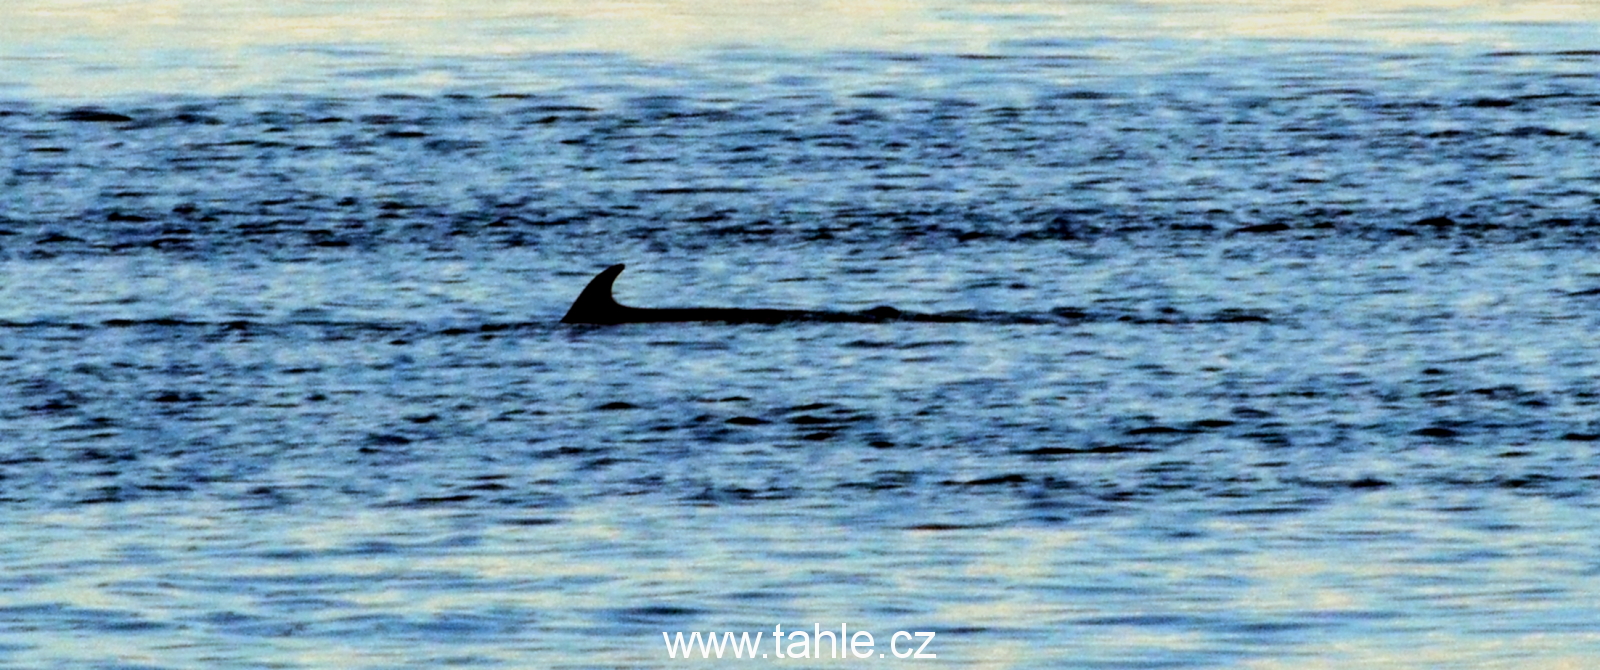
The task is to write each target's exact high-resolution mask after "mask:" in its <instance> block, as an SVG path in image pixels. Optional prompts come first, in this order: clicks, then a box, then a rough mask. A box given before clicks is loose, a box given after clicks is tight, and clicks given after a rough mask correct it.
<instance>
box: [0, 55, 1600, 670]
mask: <svg viewBox="0 0 1600 670" xmlns="http://www.w3.org/2000/svg"><path fill="white" fill-rule="evenodd" d="M530 63H531V64H530ZM515 67H516V68H521V69H519V70H517V71H518V73H519V76H520V75H526V74H527V73H528V72H534V73H538V74H540V75H541V76H543V77H544V78H545V79H544V81H545V83H543V84H537V85H536V84H528V83H521V84H510V83H505V81H502V80H498V79H496V80H493V81H492V82H491V83H489V84H481V85H474V86H466V87H458V86H453V85H452V86H443V87H433V88H429V87H427V86H420V85H415V83H414V82H412V81H411V80H409V79H403V80H402V81H400V82H398V83H397V82H390V83H392V84H393V86H392V88H393V90H391V91H388V92H369V91H368V89H370V88H374V87H376V88H380V89H381V88H383V86H382V84H383V82H386V81H389V80H388V79H385V78H384V77H381V76H380V77H377V80H378V82H379V83H378V84H377V85H374V84H373V83H372V81H371V80H372V78H373V77H372V73H371V72H370V71H368V70H359V71H353V72H344V73H334V74H330V75H326V76H327V79H325V80H319V81H318V82H316V83H315V84H314V85H301V86H299V89H298V90H297V89H296V86H294V85H283V86H268V87H263V88H262V89H261V90H259V91H254V92H243V93H236V94H227V95H213V94H210V93H191V94H178V93H165V92H161V93H158V92H152V93H149V94H145V95H128V94H119V95H116V96H106V97H104V98H103V99H92V98H91V99H83V98H81V97H76V98H72V99H68V98H66V97H58V96H53V95H49V94H42V93H40V94H28V93H27V92H26V91H27V90H28V89H27V88H23V89H22V90H23V92H22V93H18V94H17V95H14V96H12V97H10V98H8V99H6V100H4V101H3V102H0V169H3V174H4V177H3V179H4V187H3V191H0V193H3V196H4V197H3V199H0V388H3V389H4V391H0V519H3V522H0V567H3V569H0V622H3V623H0V665H4V666H6V667H16V668H84V667H105V668H185V667H230V668H232V667H238V668H269V667H270V668H324V667H326V668H399V667H406V668H423V667H428V668H432V667H454V666H467V667H497V668H498V667H504V668H529V667H552V668H621V667H629V668H631V667H677V666H683V665H690V666H694V667H720V666H721V665H723V664H728V663H735V664H740V663H742V664H753V663H761V664H767V663H771V664H775V665H781V666H784V667H844V665H845V664H844V662H843V661H836V660H830V659H827V658H824V659H822V660H820V661H818V660H815V659H788V660H783V661H779V660H777V659H776V658H771V659H767V660H762V661H754V662H752V661H748V660H746V661H734V660H732V659H726V660H723V661H716V660H714V659H713V660H709V661H700V660H697V661H694V662H685V661H682V660H669V659H668V658H667V652H666V649H665V647H664V645H663V644H662V641H661V637H660V635H661V632H663V631H673V632H675V631H685V632H688V631H712V630H714V631H728V630H732V631H751V632H752V633H754V632H756V631H768V632H769V634H770V631H771V630H772V628H773V626H774V625H782V626H784V628H785V629H791V630H792V629H796V628H805V629H810V628H811V626H812V625H813V624H814V623H816V624H820V625H821V626H822V627H824V628H834V629H837V628H838V625H839V624H840V623H848V624H849V625H850V627H851V629H852V630H867V631H870V632H872V633H873V634H874V635H875V636H877V643H878V647H877V649H878V650H879V651H882V650H886V649H887V642H888V637H889V635H890V634H892V633H893V632H895V631H899V630H905V631H934V632H937V633H938V636H937V638H936V640H935V642H933V643H932V644H931V645H930V647H929V649H928V651H930V652H934V653H937V654H938V661H913V660H896V659H894V658H881V659H878V658H874V659H873V660H872V661H871V662H870V663H880V664H885V665H910V664H939V663H942V664H944V665H947V666H952V667H993V668H1046V667H1086V668H1176V667H1184V668H1189V667H1260V668H1271V667H1433V668H1440V667H1461V668H1467V667H1473V668H1477V667H1561V666H1562V664H1567V665H1568V666H1569V667H1583V666H1585V665H1587V664H1589V663H1592V662H1593V661H1594V660H1595V659H1597V658H1600V635H1597V633H1596V632H1595V628H1594V623H1595V622H1596V621H1600V606H1597V605H1596V603H1597V602H1600V587H1597V586H1596V584H1600V580H1597V579H1596V576H1597V572H1600V545H1597V544H1596V542H1595V540H1594V538H1595V537H1596V536H1597V532H1600V515H1597V514H1596V505H1597V502H1600V500H1597V496H1596V483H1597V479H1600V467H1597V465H1596V461H1595V456H1596V445H1597V444H1600V413H1597V407H1600V387H1597V385H1596V379H1600V335H1596V333H1600V309H1597V308H1600V261H1597V260H1596V258H1597V257H1596V255H1595V250H1596V246H1597V244H1600V221H1597V218H1596V211H1597V205H1600V163H1597V162H1596V160H1595V157H1596V153H1597V146H1600V121H1596V119H1597V118H1600V114H1597V112H1600V83H1597V82H1600V79H1597V78H1596V75H1597V74H1600V56H1597V55H1596V54H1595V53H1594V52H1590V51H1582V50H1575V49H1571V48H1566V47H1562V48H1550V49H1542V50H1541V49H1537V48H1520V47H1519V48H1518V49H1498V48H1491V47H1485V46H1480V45H1465V46H1462V45H1456V46H1450V47H1437V46H1426V45H1423V46H1405V47H1394V46H1390V47H1385V48H1377V47H1373V46H1370V45H1362V44H1355V43H1339V42H1329V43H1324V42H1314V41H1313V42H1288V41H1285V42H1277V41H1261V42H1251V41H1227V40H1223V41H1218V42H1216V43H1211V44H1191V43H1183V42H1174V41H1171V40H1167V39H1155V38H1151V39H1149V40H1148V41H1144V42H1138V41H1134V42H1128V41H1117V40H1107V41H1096V40H1091V39H1077V38H1074V39H1047V38H1039V37H1034V38H1031V39H1029V40H1014V41H1011V42H1007V43H1005V45H1004V48H998V47H997V48H995V49H992V50H989V51H985V52H962V53H949V52H937V51H928V52H917V51H915V50H907V49H904V48H897V49H896V50H893V51H872V50H841V51H833V52H818V53H801V54H780V53H776V52H774V53H768V52H759V51H753V50H751V51H738V50H734V51H731V52H723V53H722V54H721V55H719V56H715V57H707V58H705V59H703V60H697V61H692V62H687V63H685V62H674V63H666V62H658V61H652V60H649V59H644V58H640V57H636V56H629V55H622V54H605V53H578V54H566V55H551V56H541V57H539V58H535V59H532V60H531V61H518V63H517V65H516V66H515ZM511 79H515V78H511ZM352 81H355V82H362V83H361V84H360V85H359V86H354V88H356V89H359V90H354V91H343V90H342V87H343V86H344V84H345V83H347V82H352ZM616 262H627V263H628V264H629V270H628V272H627V273H625V274H624V275H623V277H622V279H621V280H620V281H619V282H618V297H619V298H620V299H622V300H623V301H624V302H627V303H629V304H634V305H642V306H684V305H716V306H746V307H784V308H795V309H818V308H826V309H840V310H847V309H848V310H855V309H865V308H868V307H872V306H875V305H880V304H890V305H894V306H896V307H898V308H900V309H902V310H908V311H918V312H928V313H951V314H962V315H969V316H974V317H975V318H973V319H971V320H970V322H963V323H883V324H840V323H788V324H778V325H728V324H715V323H709V324H635V325H623V326H614V327H575V326H563V325H560V324H558V323H557V322H558V320H559V319H560V317H561V315H562V314H563V313H564V312H565V311H566V309H567V307H568V306H569V304H570V303H571V301H572V299H573V298H574V297H576V295H577V293H578V291H579V290H581V289H582V287H583V286H584V284H585V283H586V282H587V281H588V280H589V278H590V277H591V276H593V274H594V273H596V272H598V271H599V270H600V269H601V268H603V267H605V266H606V265H609V264H612V263H616ZM764 644H765V647H764V648H763V651H767V650H768V649H770V646H771V643H770V639H769V640H768V641H767V642H765V643H764ZM902 644H903V643H902ZM902 648H903V647H902ZM870 663H869V664H870ZM695 664H699V665H698V666H695Z"/></svg>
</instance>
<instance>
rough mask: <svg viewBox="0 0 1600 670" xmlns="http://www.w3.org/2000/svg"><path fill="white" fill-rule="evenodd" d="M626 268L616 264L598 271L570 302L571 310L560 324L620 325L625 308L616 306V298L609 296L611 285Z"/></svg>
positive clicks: (562, 318)
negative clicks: (575, 298)
mask: <svg viewBox="0 0 1600 670" xmlns="http://www.w3.org/2000/svg"><path fill="white" fill-rule="evenodd" d="M626 267H627V266H626V265H624V264H622V263H618V264H616V265H613V266H611V267H608V268H606V269H604V270H601V271H600V274H597V275H595V276H594V279H591V280H589V285H588V286H585V287H583V292H582V293H579V294H578V299H577V300H574V301H572V309H569V310H567V315H566V316H564V317H561V322H562V323H621V322H622V320H623V316H624V315H623V312H625V311H626V309H627V308H625V307H623V306H622V305H619V304H617V300H616V298H613V297H612V296H611V285H612V284H613V283H615V282H616V281H617V276H618V275H620V274H622V270H623V269H624V268H626Z"/></svg>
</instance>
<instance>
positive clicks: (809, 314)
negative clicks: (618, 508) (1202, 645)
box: [561, 263, 1271, 325]
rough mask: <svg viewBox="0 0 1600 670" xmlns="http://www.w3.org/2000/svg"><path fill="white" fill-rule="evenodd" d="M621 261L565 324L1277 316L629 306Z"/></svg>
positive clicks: (593, 283) (594, 282) (1253, 317)
mask: <svg viewBox="0 0 1600 670" xmlns="http://www.w3.org/2000/svg"><path fill="white" fill-rule="evenodd" d="M624 267H626V266H624V265H623V264H621V263H618V264H616V265H613V266H611V267H608V268H606V269H604V270H601V271H600V274H597V275H595V276H594V279H591V280H589V285H588V286H585V287H583V292H582V293H579V294H578V299H577V300H575V301H573V303H572V309H569V310H567V315H566V316H564V317H562V318H561V322H562V323H576V324H589V325H609V324H617V323H675V322H687V321H710V322H721V323H785V322H792V321H812V322H825V323H889V322H895V321H899V322H905V321H912V322H919V323H989V324H1016V325H1026V324H1068V325H1070V324H1076V323H1084V322H1088V321H1100V322H1106V321H1117V322H1127V323H1148V324H1180V323H1243V322H1261V323H1268V322H1270V321H1271V320H1270V319H1269V318H1267V316H1266V315H1263V314H1260V313H1257V312H1254V311H1250V310H1241V309H1234V308H1227V309H1222V310H1219V311H1217V312H1216V313H1214V314H1211V315H1188V314H1184V313H1182V312H1179V311H1177V310H1175V309H1171V308H1164V309H1161V310H1158V311H1156V312H1155V313H1153V314H1151V313H1146V312H1142V311H1130V310H1110V309H1101V310H1094V311H1086V310H1083V309H1079V308H1076V307H1057V308H1055V309H1052V310H1050V311H1048V312H994V311H978V310H963V311H958V312H940V313H933V314H927V313H919V312H904V311H901V310H898V309H895V308H893V307H890V306H888V305H879V306H877V307H873V308H872V309H864V310H861V311H854V312H849V311H833V310H812V309H742V308H736V307H667V308H651V307H629V306H627V305H623V304H619V303H618V302H617V300H616V298H613V297H611V285H612V284H613V283H615V282H616V281H617V276H618V275H620V274H622V270H623V268H624Z"/></svg>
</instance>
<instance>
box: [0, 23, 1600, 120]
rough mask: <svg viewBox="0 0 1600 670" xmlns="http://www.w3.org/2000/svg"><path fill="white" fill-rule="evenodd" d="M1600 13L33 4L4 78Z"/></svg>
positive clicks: (438, 71)
mask: <svg viewBox="0 0 1600 670" xmlns="http://www.w3.org/2000/svg"><path fill="white" fill-rule="evenodd" d="M1597 21H1600V5H1595V4H1594V3H1557V2H1511V1H1489V0H1384V1H1381V2H1365V1H1356V0H1344V1H1336V2H1326V1H1311V0H1300V1H1296V2H1267V1H1264V0H1231V1H1230V0H1205V1H1202V0H1157V1H1154V2H1087V3H1059V2H1048V1H1044V0H1029V1H1023V2H957V1H955V0H926V1H922V2H918V1H915V0H874V1H871V2H840V1H837V0H815V1H804V0H787V1H783V2H761V3H730V2H718V1H710V0H659V1H655V2H631V1H622V0H604V1H600V2H587V1H578V0H565V1H560V0H546V1H542V2H504V1H500V0H466V1H462V2H446V1H444V0H428V1H417V2H404V3H397V2H383V1H379V0H365V1H362V0H344V1H338V2H322V1H318V0H292V1H286V2H275V3H266V4H263V3H255V2H227V1H221V2H212V1H202V0H144V1H140V2H123V1H120V0H70V1H69V0H57V1H53V2H52V1H39V0H35V1H27V2H8V3H4V4H3V5H0V64H3V65H4V67H3V68H0V91H6V90H9V91H11V92H12V93H13V94H22V95H27V96H46V97H65V98H104V97H108V96H128V95H138V94H141V93H183V94H195V93H198V94H220V93H238V92H259V91H261V90H262V89H291V90H292V89H304V88H307V87H312V88H319V89H320V88H328V87H338V88H340V89H341V90H347V91H348V90H351V89H352V87H354V88H359V89H363V90H374V91H382V90H393V89H397V88H398V89H405V90H459V89H475V88H481V87H486V86H488V87H495V86H498V87H501V88H505V87H520V86H528V85H538V84H540V83H544V82H546V81H547V77H548V76H549V74H550V73H549V72H547V71H545V72H541V68H539V67H537V66H534V65H531V64H530V62H529V61H528V59H530V58H534V59H537V58H538V57H539V56H542V55H551V54H571V53H608V54H624V55H627V56H629V57H632V58H637V59H640V60H643V61H648V62H675V63H692V62H694V61H695V60H696V59H698V58H701V57H704V56H706V55H708V54H713V53H718V52H726V51H727V50H730V49H734V50H740V49H753V50H756V51H757V52H767V53H799V54H805V53H820V52H838V51H906V52H919V53H928V52H937V53H971V54H981V53H995V52H1006V51H1008V50H1010V49H1012V48H1013V47H1015V46H1017V45H1027V44H1030V43H1037V42H1038V41H1040V40H1043V41H1045V42H1049V41H1053V40H1064V39H1065V40H1092V41H1100V42H1107V41H1109V42H1121V41H1131V42H1134V43H1135V44H1128V45H1123V48H1121V49H1115V51H1116V52H1117V54H1118V55H1119V56H1120V57H1127V58H1138V57H1139V53H1140V52H1141V51H1142V50H1144V48H1145V47H1143V46H1140V45H1142V44H1144V43H1148V42H1151V41H1171V40H1179V41H1193V42H1195V44H1192V45H1190V47H1188V48H1195V49H1200V50H1205V49H1207V48H1208V47H1207V46H1206V43H1207V42H1212V41H1237V40H1266V41H1269V42H1270V41H1275V40H1314V41H1330V42H1346V43H1362V44H1365V45H1367V48H1386V47H1394V46H1418V45H1430V44H1431V45H1456V46H1470V47H1471V48H1474V49H1484V48H1491V49H1584V48H1591V47H1592V46H1593V44H1592V40H1593V35H1594V25H1595V23H1596V22H1597ZM1168 47H1169V48H1170V44H1169V45H1168ZM1254 48H1256V49H1270V48H1271V47H1268V46H1265V45H1259V46H1257V47H1254Z"/></svg>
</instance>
